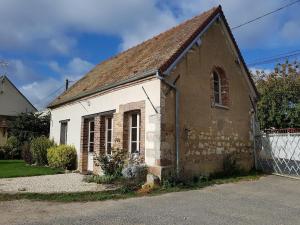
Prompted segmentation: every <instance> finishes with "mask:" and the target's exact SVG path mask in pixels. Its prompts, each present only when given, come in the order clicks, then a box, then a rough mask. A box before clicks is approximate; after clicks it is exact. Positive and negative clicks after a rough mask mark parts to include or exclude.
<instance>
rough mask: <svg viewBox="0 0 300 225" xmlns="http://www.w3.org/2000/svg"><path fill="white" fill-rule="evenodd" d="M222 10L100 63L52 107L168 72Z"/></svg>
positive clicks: (202, 15)
mask: <svg viewBox="0 0 300 225" xmlns="http://www.w3.org/2000/svg"><path fill="white" fill-rule="evenodd" d="M220 11H221V8H220V7H218V8H216V7H215V8H212V9H210V10H209V11H206V12H204V13H202V14H201V15H199V16H196V17H194V18H192V19H190V20H187V21H185V22H183V23H181V24H179V25H178V26H176V27H173V28H171V29H170V30H168V31H166V32H163V33H161V34H159V35H157V36H155V37H153V38H151V39H149V40H147V41H145V42H143V43H141V44H139V45H137V46H135V47H133V48H130V49H128V50H126V51H124V52H122V53H120V54H119V55H116V56H115V57H112V58H110V59H108V60H106V61H103V62H102V63H100V64H98V65H97V66H95V68H93V69H92V70H91V71H90V72H88V73H87V74H86V75H85V76H84V77H83V78H81V79H80V80H79V81H77V82H76V83H75V84H74V85H73V86H72V87H70V88H69V89H68V90H67V91H65V92H64V93H62V94H61V95H60V96H59V97H58V98H56V99H55V100H54V101H53V102H52V103H50V105H49V106H48V107H50V108H51V107H54V106H58V105H61V104H63V103H66V102H70V101H72V100H75V99H78V98H80V97H83V96H87V95H89V94H90V93H95V92H97V90H99V89H101V88H102V87H105V86H108V85H112V84H114V83H116V82H120V81H124V80H128V79H130V78H134V77H136V76H139V75H141V74H143V73H146V72H149V71H155V70H160V71H164V70H165V69H166V68H167V67H168V65H170V64H171V63H172V61H173V60H174V59H175V58H176V56H177V55H179V54H180V53H181V51H183V50H184V48H185V47H186V46H187V45H188V44H189V43H190V41H191V39H193V38H194V37H195V36H196V35H197V34H198V33H199V32H201V30H202V29H204V27H205V26H206V25H207V23H209V22H210V20H211V19H212V18H213V17H214V16H215V15H216V14H217V13H218V12H220Z"/></svg>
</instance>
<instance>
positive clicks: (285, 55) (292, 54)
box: [247, 50, 300, 66]
mask: <svg viewBox="0 0 300 225" xmlns="http://www.w3.org/2000/svg"><path fill="white" fill-rule="evenodd" d="M298 55H300V50H295V51H291V52H287V53H282V54H279V55H277V56H272V57H269V58H265V59H261V60H257V61H254V62H252V63H248V64H247V65H248V66H256V65H263V64H269V63H272V62H276V61H279V60H282V59H288V58H291V57H295V56H298Z"/></svg>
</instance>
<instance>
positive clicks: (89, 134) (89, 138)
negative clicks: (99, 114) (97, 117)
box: [88, 120, 95, 152]
mask: <svg viewBox="0 0 300 225" xmlns="http://www.w3.org/2000/svg"><path fill="white" fill-rule="evenodd" d="M91 123H94V130H93V131H91ZM91 133H93V134H94V139H95V121H94V120H91V121H89V130H88V152H91V151H90V145H91V144H93V146H94V147H93V151H92V152H94V150H95V142H94V140H93V141H91Z"/></svg>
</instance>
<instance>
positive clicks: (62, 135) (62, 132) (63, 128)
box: [60, 123, 68, 144]
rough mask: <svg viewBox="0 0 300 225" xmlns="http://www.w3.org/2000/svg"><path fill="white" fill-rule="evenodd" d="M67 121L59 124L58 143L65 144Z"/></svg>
mask: <svg viewBox="0 0 300 225" xmlns="http://www.w3.org/2000/svg"><path fill="white" fill-rule="evenodd" d="M67 126H68V124H67V123H61V125H60V144H66V140H67Z"/></svg>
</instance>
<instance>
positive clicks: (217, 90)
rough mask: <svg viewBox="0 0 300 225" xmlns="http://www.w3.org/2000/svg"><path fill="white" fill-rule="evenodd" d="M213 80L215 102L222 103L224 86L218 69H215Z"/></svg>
mask: <svg viewBox="0 0 300 225" xmlns="http://www.w3.org/2000/svg"><path fill="white" fill-rule="evenodd" d="M213 82H214V103H216V104H219V105H222V90H221V89H222V88H221V78H220V75H219V74H218V73H217V71H213Z"/></svg>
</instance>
